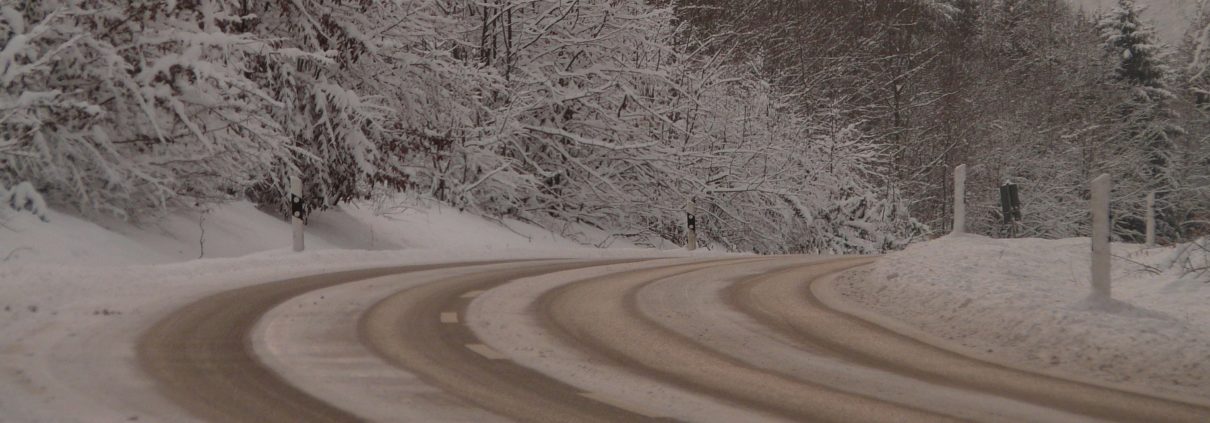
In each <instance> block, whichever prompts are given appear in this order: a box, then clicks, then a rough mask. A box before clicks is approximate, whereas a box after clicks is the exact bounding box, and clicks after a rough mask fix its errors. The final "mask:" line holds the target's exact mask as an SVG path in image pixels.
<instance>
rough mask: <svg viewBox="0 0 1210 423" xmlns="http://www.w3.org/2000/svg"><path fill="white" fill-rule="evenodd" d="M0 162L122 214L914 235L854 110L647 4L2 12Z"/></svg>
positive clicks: (839, 243) (795, 240) (295, 4)
mask: <svg viewBox="0 0 1210 423" xmlns="http://www.w3.org/2000/svg"><path fill="white" fill-rule="evenodd" d="M0 11H2V12H3V13H2V15H3V17H4V23H3V26H2V27H0V37H3V39H2V40H3V41H4V46H5V47H4V49H3V51H2V52H0V88H2V90H0V114H2V116H4V118H3V120H0V135H2V136H3V137H2V138H0V180H3V181H24V180H28V181H31V182H33V183H34V184H35V185H36V186H38V187H43V188H44V189H45V191H44V192H45V194H46V195H47V197H48V199H49V200H50V201H51V202H52V203H56V204H64V205H71V206H75V207H76V208H78V209H80V210H83V211H85V212H96V211H100V212H109V213H113V214H117V215H137V214H139V213H146V212H148V211H149V210H157V209H163V208H166V207H171V206H174V205H190V206H192V205H194V204H196V203H199V202H205V201H215V200H223V199H227V198H233V197H237V196H249V197H251V198H252V199H254V200H255V201H257V202H259V203H261V204H262V205H269V206H274V205H275V206H277V207H283V208H284V207H285V204H284V198H285V196H284V195H282V193H283V192H284V191H285V188H286V181H287V180H288V177H289V176H292V175H298V176H301V177H302V178H303V179H304V182H305V186H306V193H305V194H304V197H305V198H306V200H307V202H308V205H309V207H312V208H322V207H329V206H332V205H335V204H337V203H339V202H342V201H349V200H353V199H357V198H364V197H367V196H370V195H372V194H373V193H375V192H383V190H394V191H399V190H417V191H419V192H422V193H428V195H431V196H432V197H435V198H437V199H440V200H443V201H447V202H450V203H453V204H455V205H457V206H459V207H463V208H468V209H472V210H476V211H479V212H482V213H487V214H494V215H510V216H515V217H519V218H523V219H529V220H533V221H538V222H542V223H547V222H548V221H549V222H554V221H578V222H584V223H587V224H590V225H595V226H598V227H601V228H605V229H613V230H620V231H623V232H626V233H631V234H638V235H640V236H643V235H654V236H660V237H666V238H679V237H681V236H683V230H682V228H681V226H682V222H683V219H684V214H683V206H684V204H685V203H686V202H687V201H688V200H689V199H690V198H697V199H698V201H699V203H698V204H699V210H700V213H701V215H702V220H701V221H702V222H703V225H702V239H703V241H704V242H706V243H707V244H715V245H719V246H723V247H726V248H730V249H737V250H755V251H761V252H800V251H801V252H842V251H853V252H878V251H881V250H883V249H886V248H894V247H896V246H898V245H900V244H901V243H902V241H903V240H904V239H906V238H907V237H908V236H910V235H911V233H913V231H918V230H919V227H918V225H916V224H915V223H914V222H912V221H911V219H910V218H909V217H908V216H907V214H906V207H904V205H903V203H902V201H901V200H900V199H899V196H898V195H897V194H896V193H895V191H894V189H892V188H889V187H893V186H894V184H891V183H889V182H888V181H886V180H884V179H881V178H882V177H883V176H882V174H883V173H884V172H883V170H884V169H883V168H882V164H883V163H884V162H885V160H886V157H884V154H883V152H882V149H881V147H879V145H878V140H877V139H875V138H874V137H871V136H869V135H867V134H865V133H864V132H863V129H862V128H863V126H865V123H866V122H864V121H861V120H859V119H854V118H852V117H847V116H846V115H845V113H843V112H841V111H838V110H835V109H834V108H829V107H821V106H819V105H815V106H813V107H812V108H811V110H810V111H804V110H803V109H804V108H803V107H801V105H798V104H795V102H793V101H791V100H790V99H788V98H787V96H786V94H784V93H782V92H780V90H779V89H777V88H775V87H773V86H771V85H770V84H769V83H768V82H767V81H766V80H765V78H763V77H762V75H761V73H760V72H759V71H758V70H756V68H759V66H757V64H753V63H749V62H746V60H748V59H744V60H735V59H734V58H731V57H728V56H726V55H724V54H723V52H721V51H718V50H717V49H713V48H706V47H707V44H708V43H704V42H698V41H694V39H693V37H691V36H689V35H688V34H687V33H686V32H684V31H683V28H681V27H680V26H678V25H679V24H678V23H676V21H675V20H674V18H673V14H672V11H671V10H670V9H667V8H660V7H653V6H651V5H649V4H647V3H645V2H642V1H639V0H623V1H603V0H591V1H581V2H562V1H556V0H536V1H535V0H527V1H514V0H500V1H494V2H490V3H480V2H463V1H452V2H451V1H444V0H412V1H403V2H400V1H386V2H375V1H357V2H329V1H322V0H299V1H292V2H280V1H275V0H196V1H136V2H127V1H119V0H98V1H89V2H84V1H77V0H47V1H39V2H24V3H21V4H15V5H8V4H5V5H3V6H0Z"/></svg>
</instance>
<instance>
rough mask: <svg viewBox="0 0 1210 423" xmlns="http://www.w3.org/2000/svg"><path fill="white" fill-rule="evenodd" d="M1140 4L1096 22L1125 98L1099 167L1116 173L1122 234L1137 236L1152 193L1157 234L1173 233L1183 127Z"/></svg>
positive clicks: (1128, 0)
mask: <svg viewBox="0 0 1210 423" xmlns="http://www.w3.org/2000/svg"><path fill="white" fill-rule="evenodd" d="M1141 11H1142V8H1141V7H1139V6H1138V5H1136V4H1135V3H1134V1H1133V0H1118V5H1117V7H1115V8H1114V9H1112V10H1110V11H1109V12H1108V13H1107V14H1106V15H1105V16H1103V17H1102V18H1101V20H1100V22H1099V25H1098V26H1099V29H1100V30H1101V35H1102V37H1103V38H1104V39H1105V44H1106V49H1107V50H1108V51H1109V52H1110V54H1112V55H1114V56H1116V57H1118V61H1117V67H1116V69H1114V77H1115V78H1114V80H1115V81H1116V82H1117V83H1118V84H1120V85H1121V86H1122V89H1124V90H1127V91H1128V92H1129V93H1130V95H1129V97H1128V100H1126V101H1125V102H1123V103H1122V104H1120V105H1119V106H1118V108H1117V111H1118V113H1119V118H1120V119H1121V125H1120V126H1119V131H1120V132H1119V133H1118V134H1117V135H1116V136H1115V137H1113V138H1111V139H1110V140H1107V142H1106V144H1105V149H1106V150H1107V153H1109V154H1107V155H1106V156H1104V157H1105V160H1104V161H1103V162H1102V163H1101V166H1103V168H1104V169H1105V170H1107V171H1110V172H1111V173H1114V174H1116V175H1120V176H1119V178H1120V179H1119V180H1120V181H1121V182H1120V183H1118V184H1116V185H1115V188H1116V189H1115V197H1116V198H1119V199H1121V200H1120V201H1119V202H1118V204H1120V206H1119V209H1120V210H1118V214H1117V216H1116V221H1117V222H1119V229H1120V230H1122V231H1123V234H1124V235H1126V236H1130V237H1132V238H1136V237H1137V236H1139V235H1140V234H1141V233H1142V225H1143V223H1142V216H1143V211H1142V207H1141V206H1142V204H1143V198H1145V197H1146V192H1148V191H1156V192H1157V194H1156V198H1157V203H1158V204H1157V223H1158V224H1157V234H1158V235H1160V236H1162V237H1167V238H1172V237H1175V236H1176V229H1177V228H1176V225H1175V222H1174V219H1173V212H1172V206H1171V202H1170V201H1168V198H1169V197H1170V196H1173V195H1179V193H1175V192H1174V191H1175V188H1176V186H1177V185H1178V183H1177V181H1176V178H1177V175H1176V172H1175V169H1174V155H1175V153H1176V152H1177V151H1176V141H1175V139H1176V137H1178V136H1180V135H1181V134H1182V133H1183V129H1181V128H1180V127H1179V126H1177V125H1176V124H1175V120H1174V118H1175V116H1174V114H1173V111H1172V109H1171V107H1169V105H1168V101H1169V100H1170V99H1172V98H1173V95H1172V93H1171V92H1170V91H1169V90H1168V81H1167V79H1168V77H1169V76H1170V70H1169V68H1168V66H1167V64H1166V62H1165V50H1164V46H1163V45H1161V44H1159V40H1158V39H1157V38H1156V36H1155V31H1154V29H1153V28H1152V27H1151V26H1150V25H1148V24H1146V23H1144V22H1142V21H1141V19H1140V12H1141Z"/></svg>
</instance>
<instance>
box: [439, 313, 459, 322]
mask: <svg viewBox="0 0 1210 423" xmlns="http://www.w3.org/2000/svg"><path fill="white" fill-rule="evenodd" d="M441 323H458V313H457V312H453V311H446V312H442V313H441Z"/></svg>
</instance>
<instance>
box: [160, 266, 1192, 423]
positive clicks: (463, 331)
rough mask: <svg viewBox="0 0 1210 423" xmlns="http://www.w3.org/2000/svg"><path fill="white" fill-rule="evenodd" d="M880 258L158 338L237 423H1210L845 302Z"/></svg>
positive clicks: (350, 307) (189, 330) (279, 314)
mask: <svg viewBox="0 0 1210 423" xmlns="http://www.w3.org/2000/svg"><path fill="white" fill-rule="evenodd" d="M872 260H873V259H871V258H861V257H837V258H821V257H804V256H780V257H745V258H726V259H659V260H610V261H603V260H597V261H585V260H534V261H518V262H495V263H454V264H436V265H425V266H410V267H398V268H385V269H369V270H362V271H352V272H342V273H334V274H325V275H316V276H309V277H302V278H296V279H290V280H284V281H279V282H274V283H269V284H261V285H255V286H250V287H245V288H241V289H236V290H232V291H226V292H221V293H217V294H214V295H212V296H209V297H206V298H203V299H201V300H199V301H196V302H194V303H192V304H190V305H188V306H186V307H184V308H181V309H179V310H177V311H176V312H174V313H172V314H171V315H169V316H167V317H166V318H164V319H163V320H161V321H160V322H158V323H157V324H155V325H154V326H153V327H152V328H151V329H150V330H149V331H148V332H146V333H145V334H144V335H143V336H142V338H141V340H140V343H139V346H138V360H139V362H140V365H141V366H142V368H143V369H145V371H146V373H147V374H149V375H150V376H151V377H152V378H153V379H154V380H155V382H156V384H157V385H158V387H159V391H160V392H162V393H163V394H164V395H165V396H166V397H167V398H169V399H171V400H172V401H173V402H175V403H176V404H179V405H180V406H181V407H182V408H183V409H184V410H186V411H187V412H188V413H189V414H191V415H192V416H194V417H198V418H201V419H203V420H209V421H216V422H237V421H247V422H271V421H280V422H311V421H317V422H318V421H363V420H399V421H416V420H429V421H447V420H465V421H484V420H493V419H499V420H517V421H540V422H571V421H575V422H591V421H603V422H604V421H627V422H629V421H674V420H689V421H921V422H938V421H1062V422H1067V421H1153V422H1158V421H1165V422H1168V421H1172V422H1180V421H1189V422H1204V421H1208V420H1210V407H1207V405H1206V404H1190V403H1185V402H1181V401H1177V400H1172V399H1166V398H1159V397H1152V396H1147V395H1142V394H1139V393H1133V392H1128V391H1125V390H1120V389H1115V388H1112V387H1105V386H1094V385H1090V384H1087V383H1081V382H1074V381H1068V380H1063V379H1058V378H1055V377H1052V376H1045V375H1041V374H1037V373H1032V372H1028V371H1022V370H1018V369H1012V368H1007V367H1003V366H999V365H995V364H989V363H986V362H982V361H978V360H975V359H972V358H969V357H966V356H963V355H960V354H957V353H954V352H950V351H947V350H945V349H942V348H939V347H936V346H933V345H930V344H927V343H924V342H921V341H919V340H916V339H913V338H911V337H908V336H905V335H901V334H899V333H896V332H894V331H891V330H889V329H886V328H883V327H880V326H877V325H875V324H872V323H870V322H867V321H865V320H861V319H860V318H857V317H855V316H852V315H849V314H846V313H843V312H841V311H838V310H836V309H834V308H831V307H829V306H828V304H827V303H826V302H825V301H822V300H821V297H820V296H819V295H816V290H818V289H820V288H821V287H823V286H825V284H826V283H827V281H828V280H829V277H830V276H831V275H835V274H837V273H838V272H842V271H844V270H847V269H851V268H854V267H856V266H861V265H864V264H868V263H869V262H870V261H872Z"/></svg>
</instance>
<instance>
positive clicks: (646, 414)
mask: <svg viewBox="0 0 1210 423" xmlns="http://www.w3.org/2000/svg"><path fill="white" fill-rule="evenodd" d="M580 396H582V397H584V398H588V399H590V400H593V401H596V402H599V403H603V404H608V405H611V406H614V407H617V408H621V409H623V410H626V411H629V412H631V413H635V414H638V415H641V416H644V417H647V418H650V419H658V418H660V417H663V416H660V415H659V414H657V413H655V412H653V411H651V410H648V409H645V408H642V407H636V406H634V405H631V404H623V403H621V402H618V401H617V400H615V399H613V398H610V397H607V396H604V395H601V394H597V393H592V392H581V393H580Z"/></svg>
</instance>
